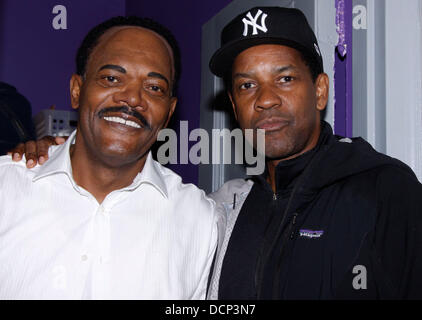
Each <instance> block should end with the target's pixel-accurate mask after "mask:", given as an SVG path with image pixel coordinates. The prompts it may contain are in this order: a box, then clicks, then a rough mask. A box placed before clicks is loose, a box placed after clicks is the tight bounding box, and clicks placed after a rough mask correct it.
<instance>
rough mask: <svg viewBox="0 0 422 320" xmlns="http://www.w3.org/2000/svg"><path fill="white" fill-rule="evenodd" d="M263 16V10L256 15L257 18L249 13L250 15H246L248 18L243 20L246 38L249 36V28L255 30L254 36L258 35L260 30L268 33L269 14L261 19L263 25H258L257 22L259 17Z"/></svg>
mask: <svg viewBox="0 0 422 320" xmlns="http://www.w3.org/2000/svg"><path fill="white" fill-rule="evenodd" d="M261 14H262V11H261V10H258V12H257V13H256V15H255V17H252V15H251V12H250V11H249V12H248V14H247V15H246V18H248V19H249V20H248V19H246V18H243V19H242V22H243V25H244V26H245V29H244V30H243V36H244V37H246V36H247V35H248V27H249V26H251V27H252V28H253V30H252V35H256V34H258V29H259V30H261V31H262V32H267V31H268V29H267V27H266V25H265V19H267V14H266V13H264V14H263V15H262V17H261V25H258V23H257V20H258V18H259V16H260V15H261Z"/></svg>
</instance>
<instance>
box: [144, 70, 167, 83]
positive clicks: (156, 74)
mask: <svg viewBox="0 0 422 320" xmlns="http://www.w3.org/2000/svg"><path fill="white" fill-rule="evenodd" d="M148 77H153V78H159V79H162V80H164V81H165V82H167V85H170V83H169V81H168V80H167V78H166V77H165V76H163V75H162V74H161V73H158V72H154V71H152V72H150V73H148Z"/></svg>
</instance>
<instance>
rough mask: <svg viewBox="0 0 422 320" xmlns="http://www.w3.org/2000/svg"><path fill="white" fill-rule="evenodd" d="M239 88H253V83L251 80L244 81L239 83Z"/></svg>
mask: <svg viewBox="0 0 422 320" xmlns="http://www.w3.org/2000/svg"><path fill="white" fill-rule="evenodd" d="M239 88H240V89H241V90H248V89H252V88H255V84H253V83H252V82H246V83H243V84H241V85H240V87H239Z"/></svg>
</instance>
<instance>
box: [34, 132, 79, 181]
mask: <svg viewBox="0 0 422 320" xmlns="http://www.w3.org/2000/svg"><path fill="white" fill-rule="evenodd" d="M75 137H76V130H75V131H73V132H72V134H71V135H70V136H69V138H68V139H67V141H66V142H65V143H64V144H63V145H61V146H57V147H55V148H57V149H56V150H55V152H52V154H51V155H50V156H49V159H48V161H46V162H45V164H44V165H42V166H41V167H40V169H39V171H38V173H37V174H36V175H35V176H34V178H32V181H37V180H39V179H41V178H44V177H47V176H50V175H53V174H56V173H64V174H67V175H68V176H69V178H70V180H71V181H73V177H72V164H71V162H70V146H71V145H72V144H73V143H74V141H75Z"/></svg>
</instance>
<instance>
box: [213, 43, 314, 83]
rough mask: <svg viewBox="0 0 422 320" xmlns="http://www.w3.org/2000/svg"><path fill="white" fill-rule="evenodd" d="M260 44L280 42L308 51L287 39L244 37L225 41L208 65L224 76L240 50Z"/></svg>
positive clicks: (214, 72) (216, 73)
mask: <svg viewBox="0 0 422 320" xmlns="http://www.w3.org/2000/svg"><path fill="white" fill-rule="evenodd" d="M260 44H280V45H285V46H288V47H291V48H294V49H297V50H299V51H301V52H308V51H309V50H308V49H306V48H305V47H303V46H302V45H300V44H298V43H296V42H294V41H291V40H287V39H282V38H272V37H268V38H266V37H262V35H261V36H260V37H259V38H246V39H240V40H235V41H232V42H229V43H227V44H226V45H225V46H224V47H222V48H220V49H218V50H217V51H216V52H215V53H214V55H213V56H212V57H211V60H210V63H209V67H210V70H211V72H212V73H213V74H215V75H216V76H218V77H224V75H225V74H226V73H227V72H228V71H230V70H231V67H232V64H233V62H234V59H235V58H236V57H237V56H238V54H239V53H241V52H242V51H244V50H246V49H248V48H250V47H254V46H257V45H260Z"/></svg>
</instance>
